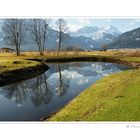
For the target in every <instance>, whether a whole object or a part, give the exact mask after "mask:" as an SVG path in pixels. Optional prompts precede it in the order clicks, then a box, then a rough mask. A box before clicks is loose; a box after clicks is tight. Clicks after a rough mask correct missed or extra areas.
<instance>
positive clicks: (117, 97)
mask: <svg viewBox="0 0 140 140" xmlns="http://www.w3.org/2000/svg"><path fill="white" fill-rule="evenodd" d="M42 58H45V59H46V61H47V62H61V61H64V62H65V61H77V60H79V61H84V60H85V61H105V62H107V61H109V62H118V63H124V64H127V65H131V66H133V67H137V68H138V67H139V66H140V53H138V52H137V51H131V53H130V52H129V51H108V52H61V53H60V54H59V55H56V53H55V52H49V53H46V54H45V56H43V57H42V56H39V55H38V53H34V52H32V53H30V52H24V53H22V55H21V56H19V57H16V56H15V54H8V53H7V54H2V53H1V54H0V76H2V75H3V76H7V75H8V76H9V77H8V78H9V79H8V81H10V82H13V79H14V78H15V77H18V76H21V77H20V78H23V75H22V74H21V73H22V72H23V73H26V74H28V73H29V72H31V73H33V74H35V71H36V72H40V71H41V69H39V68H41V67H40V66H42V63H40V62H37V61H32V60H38V61H41V60H42ZM34 68H37V69H34ZM22 70H23V71H22ZM34 70H35V71H34ZM13 72H14V73H13ZM20 72H21V73H20ZM15 74H16V76H15ZM29 74H30V73H29ZM11 76H12V77H11ZM27 76H28V75H27ZM18 78H19V77H18ZM25 79H26V77H25ZM15 81H16V79H15ZM0 82H1V84H2V83H4V81H2V80H0ZM139 83H140V69H133V70H128V71H123V72H120V73H116V74H112V75H110V76H107V77H105V78H103V79H101V80H99V81H97V82H96V83H95V84H93V85H92V86H91V87H89V88H88V89H86V90H85V91H83V92H82V93H81V94H80V95H79V96H78V97H76V98H75V99H74V100H73V101H71V102H70V103H69V104H68V105H66V106H65V107H64V108H63V109H61V110H60V111H59V112H58V113H56V114H54V115H53V116H52V117H50V118H49V119H48V120H49V121H139V120H140V112H139V110H140V101H139V99H140V86H139Z"/></svg>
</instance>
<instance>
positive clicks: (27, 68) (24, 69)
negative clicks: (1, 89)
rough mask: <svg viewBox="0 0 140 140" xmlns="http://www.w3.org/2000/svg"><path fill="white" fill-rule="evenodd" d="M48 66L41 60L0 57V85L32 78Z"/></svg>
mask: <svg viewBox="0 0 140 140" xmlns="http://www.w3.org/2000/svg"><path fill="white" fill-rule="evenodd" d="M46 69H48V67H47V66H46V65H44V64H42V63H41V62H36V61H31V60H24V59H19V58H11V57H8V58H6V59H0V86H3V85H6V84H10V83H13V82H17V81H20V80H24V79H28V78H32V77H33V76H36V75H38V74H41V73H42V72H44V71H45V70H46Z"/></svg>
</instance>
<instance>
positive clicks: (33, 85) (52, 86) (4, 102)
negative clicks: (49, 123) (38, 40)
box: [0, 62, 127, 120]
mask: <svg viewBox="0 0 140 140" xmlns="http://www.w3.org/2000/svg"><path fill="white" fill-rule="evenodd" d="M124 69H127V68H126V67H125V66H122V65H118V64H112V63H101V62H94V63H91V62H83V63H76V62H73V63H63V64H50V69H49V70H48V71H46V73H44V74H42V75H40V76H37V77H35V78H33V79H29V80H25V81H21V82H18V83H15V84H11V85H8V86H5V87H1V88H0V112H1V113H0V120H39V118H41V117H43V116H46V115H49V114H50V113H52V112H54V111H55V110H57V109H58V108H60V107H62V106H64V105H65V104H66V103H67V102H69V101H70V100H71V99H73V98H74V97H75V96H77V95H78V94H79V93H80V92H81V91H83V90H84V89H85V88H87V87H88V86H90V85H91V84H92V83H93V82H95V81H96V80H98V79H100V78H101V77H103V76H107V75H108V74H111V73H114V72H118V71H121V70H124ZM93 92H94V91H93Z"/></svg>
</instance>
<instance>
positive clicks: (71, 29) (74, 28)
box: [68, 24, 82, 32]
mask: <svg viewBox="0 0 140 140" xmlns="http://www.w3.org/2000/svg"><path fill="white" fill-rule="evenodd" d="M68 27H69V30H70V31H72V32H75V31H77V30H78V29H80V28H81V27H82V26H78V25H76V24H68Z"/></svg>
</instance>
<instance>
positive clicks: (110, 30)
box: [72, 25, 121, 44]
mask: <svg viewBox="0 0 140 140" xmlns="http://www.w3.org/2000/svg"><path fill="white" fill-rule="evenodd" d="M120 34H121V32H120V31H119V30H118V29H117V28H116V27H114V26H112V25H107V26H103V27H97V26H95V27H92V26H85V27H83V28H81V29H79V30H78V31H76V32H72V35H73V36H86V37H89V38H91V39H93V40H94V41H98V42H99V43H101V44H104V43H110V42H111V41H112V40H113V39H114V38H116V37H118V36H119V35H120Z"/></svg>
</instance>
